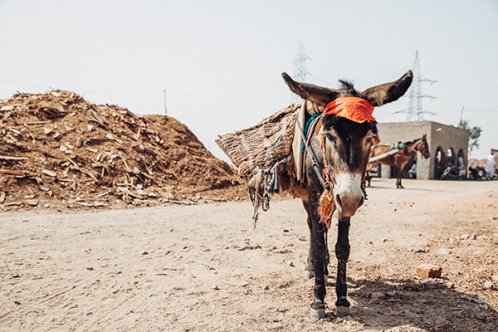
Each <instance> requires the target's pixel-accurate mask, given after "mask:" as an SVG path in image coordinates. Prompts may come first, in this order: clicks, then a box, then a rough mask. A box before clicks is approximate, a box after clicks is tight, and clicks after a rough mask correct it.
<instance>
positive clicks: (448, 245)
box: [0, 180, 498, 331]
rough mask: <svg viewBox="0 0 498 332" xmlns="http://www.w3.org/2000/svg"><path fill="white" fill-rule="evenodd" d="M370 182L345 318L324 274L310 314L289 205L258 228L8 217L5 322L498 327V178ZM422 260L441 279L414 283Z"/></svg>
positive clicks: (298, 222)
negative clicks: (316, 312)
mask: <svg viewBox="0 0 498 332" xmlns="http://www.w3.org/2000/svg"><path fill="white" fill-rule="evenodd" d="M373 184H374V186H375V188H372V189H370V190H369V200H368V201H367V203H366V205H365V206H364V207H362V208H361V210H360V211H359V213H358V214H357V215H356V216H355V217H354V218H353V219H352V226H351V231H350V239H351V247H352V249H351V257H350V263H349V274H348V276H349V282H350V293H349V295H350V299H351V301H352V315H351V316H350V317H346V318H343V319H339V318H337V317H335V316H334V314H333V303H334V301H335V293H334V287H333V285H334V280H335V277H334V275H332V276H331V277H330V278H329V287H328V295H327V301H328V304H329V309H328V314H327V317H326V319H324V320H322V321H320V322H311V321H310V320H309V304H310V303H311V300H312V287H313V286H312V281H311V280H305V279H304V277H303V276H304V263H305V260H306V254H307V247H308V238H309V235H308V230H307V226H306V222H305V213H304V210H303V209H302V207H301V204H300V202H299V201H298V200H284V201H279V202H274V203H272V207H271V210H270V211H269V212H268V213H265V214H262V216H261V218H260V220H259V222H258V225H257V228H256V229H255V230H253V229H252V223H251V220H250V216H251V211H252V207H251V206H250V203H248V202H241V203H223V204H205V205H198V206H166V207H154V208H137V209H130V210H110V211H100V212H79V213H75V212H55V211H41V212H35V211H33V212H15V213H14V212H12V213H10V212H9V213H2V214H1V215H0V241H1V242H0V244H1V247H0V285H1V286H0V329H1V330H5V331H12V330H16V331H17V330H24V331H44V330H65V331H93V330H96V331H100V330H105V331H111V330H112V331H316V330H324V331H332V330H337V331H355V330H361V331H367V330H371V331H378V330H392V331H419V330H431V331H451V330H457V331H477V330H478V331H496V328H497V326H498V313H497V309H498V264H497V263H498V262H497V260H498V182H436V181H406V182H405V186H406V187H407V189H405V190H396V189H394V182H393V181H392V180H378V181H376V182H373ZM334 241H335V229H333V230H332V231H331V232H330V234H329V242H330V243H331V248H333V244H334V243H335V242H334ZM332 257H334V254H333V253H332ZM423 262H428V263H434V264H439V265H441V266H442V268H443V278H442V279H438V280H431V281H426V280H420V279H418V278H417V277H416V275H415V268H416V266H417V265H418V264H419V263H423ZM331 265H332V266H331V268H330V270H331V271H335V268H334V267H335V259H332V260H331Z"/></svg>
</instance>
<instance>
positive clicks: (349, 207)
mask: <svg viewBox="0 0 498 332" xmlns="http://www.w3.org/2000/svg"><path fill="white" fill-rule="evenodd" d="M361 178H362V175H361V174H360V173H352V174H348V173H339V174H336V175H335V182H336V186H335V188H334V198H335V201H336V205H337V208H338V209H339V212H340V213H341V214H342V215H343V216H344V217H351V216H352V215H354V214H355V212H356V210H357V209H358V208H359V207H360V206H361V204H363V201H364V197H363V191H362V190H361Z"/></svg>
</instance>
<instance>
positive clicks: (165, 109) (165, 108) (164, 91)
mask: <svg viewBox="0 0 498 332" xmlns="http://www.w3.org/2000/svg"><path fill="white" fill-rule="evenodd" d="M163 93H164V115H168V107H166V89H163Z"/></svg>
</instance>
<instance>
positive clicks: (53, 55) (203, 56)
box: [0, 0, 498, 160]
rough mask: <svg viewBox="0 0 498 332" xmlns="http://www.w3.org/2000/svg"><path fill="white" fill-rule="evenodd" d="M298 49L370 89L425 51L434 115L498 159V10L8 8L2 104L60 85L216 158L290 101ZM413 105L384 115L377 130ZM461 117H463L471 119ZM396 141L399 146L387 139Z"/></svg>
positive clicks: (23, 1)
mask: <svg viewBox="0 0 498 332" xmlns="http://www.w3.org/2000/svg"><path fill="white" fill-rule="evenodd" d="M299 43H303V44H304V45H305V49H306V55H307V57H308V59H307V61H306V67H307V72H308V76H307V81H308V82H310V83H315V84H319V85H324V86H329V87H335V86H337V80H338V79H340V78H341V79H350V80H353V81H354V82H355V85H356V87H357V88H358V89H360V90H363V89H366V88H368V87H370V86H372V85H377V84H380V83H385V82H388V81H392V80H395V79H397V78H398V77H400V76H401V75H402V74H403V73H405V72H406V71H407V70H408V69H411V68H412V67H413V64H414V58H415V52H416V50H418V51H419V58H420V66H421V73H422V76H423V77H425V78H428V79H431V80H434V81H437V82H436V83H433V84H429V83H422V90H423V94H424V95H431V96H434V97H436V99H433V100H430V99H429V98H424V99H423V107H424V109H427V110H429V111H431V112H435V113H437V114H436V115H434V116H429V115H427V116H425V119H426V120H433V121H438V122H442V123H445V124H450V125H456V124H457V123H458V121H459V120H460V116H462V117H463V119H466V120H469V121H470V124H471V125H473V126H480V127H481V128H482V129H483V133H482V136H481V139H480V148H479V149H478V150H477V151H474V152H473V153H472V156H473V157H478V158H482V157H485V156H486V155H487V154H488V153H489V149H490V148H491V147H494V148H498V98H497V96H498V1H496V0H476V1H456V0H447V1H443V0H440V1H434V0H405V1H396V0H392V1H387V0H376V1H369V0H365V1H330V0H329V1H313V0H310V1H306V2H304V1H294V0H287V1H283V0H275V1H270V0H267V1H263V0H252V1H229V0H225V1H221V0H211V1H200V0H198V1H188V0H186V1H180V0H178V1H168V0H164V1H152V0H150V1H146V0H142V1H126V0H119V1H117V0H108V1H103V0H100V1H94V0H85V1H78V0H72V1H55V0H31V1H28V0H15V1H13V0H12V1H8V0H0V99H5V98H8V97H10V96H11V95H12V94H13V93H15V92H16V91H22V92H44V91H47V90H49V89H51V88H57V89H65V90H71V91H75V92H77V93H79V94H82V95H83V96H84V97H85V98H86V99H87V100H89V101H91V102H95V103H109V104H118V105H120V106H124V107H127V108H129V109H130V110H131V111H133V112H135V113H136V114H164V112H165V107H164V94H163V90H164V89H165V90H166V106H167V112H168V115H171V116H173V117H175V118H177V119H178V120H180V121H182V122H183V123H185V124H186V125H187V126H188V127H189V128H190V129H191V130H192V131H193V132H194V133H195V134H196V135H197V136H198V137H199V139H200V140H201V141H202V142H203V143H204V144H205V145H206V147H207V148H208V149H210V150H211V151H212V152H213V153H214V154H215V155H216V156H218V157H221V158H223V159H225V160H226V157H225V156H224V155H223V153H222V152H221V150H220V149H219V148H218V147H217V146H216V144H215V142H214V140H215V138H216V137H217V135H218V134H223V133H227V132H230V131H234V130H238V129H242V128H245V127H248V126H251V125H254V124H256V123H258V122H259V121H260V120H261V119H263V118H264V117H266V116H269V115H271V114H273V113H274V112H276V111H278V110H279V109H281V108H283V107H285V106H287V105H288V104H289V103H290V102H291V101H292V95H291V93H290V91H289V89H288V88H287V86H286V85H285V84H284V82H283V80H282V78H281V76H280V74H281V73H282V72H284V71H285V72H288V73H289V74H291V75H292V74H293V73H294V59H295V57H296V54H297V50H298V45H299ZM407 107H408V98H406V97H403V98H401V99H400V100H399V101H397V102H394V103H392V104H389V105H385V106H382V107H379V108H377V109H376V110H375V116H376V118H377V120H378V122H391V121H404V120H405V118H406V114H402V113H395V112H396V111H400V110H403V109H406V108H407ZM462 108H463V112H462ZM388 143H390V142H388Z"/></svg>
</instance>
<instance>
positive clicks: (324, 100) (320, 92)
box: [282, 73, 339, 106]
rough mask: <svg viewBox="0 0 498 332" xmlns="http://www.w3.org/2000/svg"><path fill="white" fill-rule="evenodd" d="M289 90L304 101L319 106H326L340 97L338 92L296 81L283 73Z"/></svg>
mask: <svg viewBox="0 0 498 332" xmlns="http://www.w3.org/2000/svg"><path fill="white" fill-rule="evenodd" d="M282 77H283V78H284V81H285V83H287V85H288V86H289V88H290V89H291V90H292V92H294V93H295V94H297V95H298V96H300V97H301V98H303V99H306V100H309V101H311V102H312V103H314V104H316V105H318V106H326V105H327V104H328V103H329V102H330V101H332V100H333V99H335V98H336V97H337V96H338V94H339V93H338V92H337V91H334V90H332V89H329V88H324V87H321V86H318V85H314V84H309V83H302V82H296V81H294V80H293V79H292V78H291V77H290V76H289V75H288V74H287V73H282Z"/></svg>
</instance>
